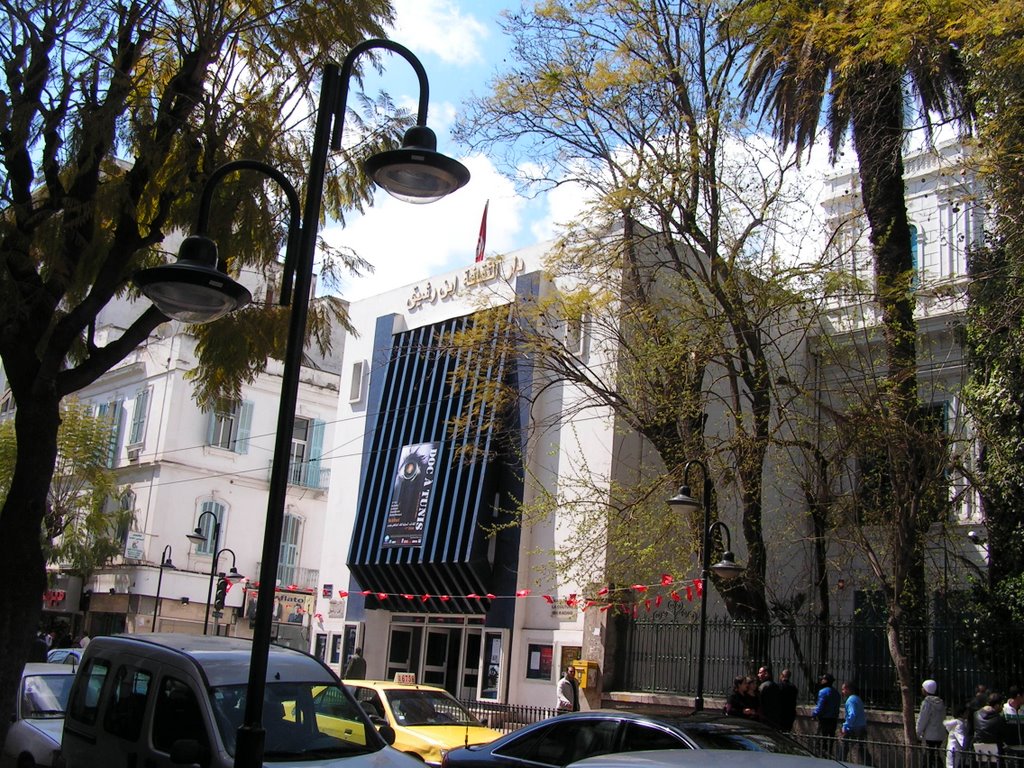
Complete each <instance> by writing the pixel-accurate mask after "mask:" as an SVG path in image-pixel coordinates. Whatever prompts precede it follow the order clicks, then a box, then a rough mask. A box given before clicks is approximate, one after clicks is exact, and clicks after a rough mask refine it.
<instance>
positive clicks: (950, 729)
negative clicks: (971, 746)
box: [942, 707, 969, 768]
mask: <svg viewBox="0 0 1024 768" xmlns="http://www.w3.org/2000/svg"><path fill="white" fill-rule="evenodd" d="M966 712H967V708H966V707H963V708H962V709H961V710H960V712H958V713H957V714H956V715H954V716H953V717H950V718H948V719H946V720H943V721H942V725H943V726H945V728H946V732H947V733H948V734H949V736H948V737H947V739H946V768H965V766H966V765H967V764H968V762H969V760H968V757H967V754H966V752H967V726H966V724H965V723H964V717H965V715H966Z"/></svg>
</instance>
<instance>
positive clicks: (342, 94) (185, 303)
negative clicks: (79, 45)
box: [134, 39, 469, 768]
mask: <svg viewBox="0 0 1024 768" xmlns="http://www.w3.org/2000/svg"><path fill="white" fill-rule="evenodd" d="M375 48H384V49H387V50H390V51H393V52H394V53H397V54H399V55H400V56H402V57H403V58H405V59H406V61H408V62H409V64H410V65H412V67H413V69H414V70H415V72H416V75H417V78H418V80H419V89H420V97H419V110H418V113H417V118H416V125H414V126H413V127H412V128H410V129H409V130H408V131H406V134H405V137H404V139H403V142H402V148H401V149H396V150H392V151H390V152H384V153H382V154H380V155H377V156H375V157H372V158H370V159H369V160H367V161H366V163H365V164H364V170H365V171H366V173H367V174H368V175H369V176H370V177H371V178H373V180H374V181H375V182H376V183H377V184H378V185H380V186H382V187H383V188H384V189H385V190H386V191H387V192H389V193H390V194H391V195H393V196H395V197H397V198H399V199H401V200H405V201H407V202H415V203H429V202H433V201H435V200H439V199H441V198H442V197H444V196H445V195H447V194H449V193H451V192H454V191H455V190H457V189H459V188H460V187H462V186H464V185H465V184H466V182H468V181H469V171H468V170H467V169H466V167H465V166H463V165H462V164H461V163H459V162H458V161H456V160H453V159H451V158H448V157H445V156H444V155H441V154H438V152H437V151H436V148H437V138H436V137H435V135H434V132H433V131H432V130H430V128H428V127H427V125H426V121H427V102H428V99H429V86H428V83H427V76H426V72H425V71H424V69H423V65H422V64H421V63H420V61H419V59H417V58H416V57H415V56H414V55H413V54H412V52H410V51H409V50H408V49H407V48H405V47H404V46H402V45H399V44H398V43H395V42H392V41H390V40H377V39H373V40H366V41H364V42H362V43H359V44H358V45H356V46H355V47H354V48H352V50H351V51H349V54H348V55H347V56H346V57H345V60H344V62H343V63H342V65H341V67H340V68H339V67H338V66H337V65H336V64H328V65H327V66H326V67H325V68H324V76H323V82H322V84H321V88H320V102H319V106H318V111H317V118H316V125H315V128H314V135H313V149H312V155H311V157H310V166H309V171H308V174H307V180H306V200H305V205H304V207H303V209H302V223H301V227H297V226H296V225H295V219H296V214H297V210H298V206H297V205H296V204H295V200H294V195H293V194H292V192H293V191H292V188H291V185H290V184H288V183H287V179H285V178H284V177H283V176H282V175H281V174H280V173H279V172H277V171H275V170H274V169H272V168H270V167H268V166H266V165H264V164H262V163H259V162H256V161H239V163H241V165H240V164H239V163H235V164H229V166H232V170H241V169H242V168H250V169H252V170H257V171H260V172H261V173H264V174H266V175H268V176H270V177H272V178H274V179H275V180H276V181H278V183H280V184H281V186H282V187H283V188H284V189H285V191H286V193H287V194H288V196H289V202H290V203H292V214H293V215H292V224H291V225H290V226H289V232H288V235H289V236H288V246H287V248H286V253H285V266H284V276H283V279H282V291H281V294H282V295H281V301H282V303H287V297H289V296H290V295H291V280H292V277H293V276H294V280H295V290H294V298H293V299H292V300H291V307H292V311H291V319H290V321H289V326H288V340H287V345H286V347H285V354H284V361H283V362H284V369H283V372H282V375H281V403H280V408H279V411H278V417H277V432H276V435H275V441H274V458H273V463H272V465H271V471H270V488H269V492H268V500H267V520H266V528H265V530H264V534H263V556H262V560H261V565H260V577H259V581H260V585H261V588H260V589H259V591H258V593H257V599H256V616H255V619H254V621H253V642H252V655H251V659H250V664H249V682H248V687H247V691H248V692H247V695H246V697H245V714H244V716H243V723H242V725H241V727H240V728H239V729H238V737H237V739H236V744H235V762H234V765H235V768H258V767H259V766H262V765H263V745H264V737H265V733H264V730H263V695H264V692H265V690H266V684H267V667H268V663H269V658H268V657H269V653H270V642H271V633H272V630H273V610H274V585H275V584H276V583H277V571H278V561H279V558H280V554H281V553H280V542H281V531H282V528H283V526H284V509H285V501H286V497H287V490H288V474H289V468H290V463H291V440H292V430H293V427H294V423H295V407H296V402H297V399H298V388H299V374H300V372H301V367H302V351H303V348H304V346H305V343H304V342H305V332H306V316H307V311H308V306H309V294H310V286H311V283H312V279H313V257H314V255H315V252H316V240H317V230H318V227H319V224H320V212H321V207H322V202H323V187H324V181H325V174H326V171H327V158H328V152H329V151H330V150H332V149H333V150H335V151H337V150H340V149H341V138H342V131H343V128H344V124H345V110H346V105H347V102H348V86H349V81H350V80H351V78H352V70H353V67H354V64H355V60H356V59H357V58H358V57H359V56H360V55H361V54H363V53H365V52H366V51H369V50H372V49H375ZM224 172H225V173H226V172H227V171H224ZM220 178H221V176H217V175H215V176H213V177H211V178H210V179H209V180H208V181H207V183H206V186H205V188H204V192H203V199H202V201H201V205H200V216H201V222H204V220H205V217H206V216H208V208H209V205H208V201H209V198H210V196H211V195H212V188H213V186H214V184H215V182H216V181H218V180H219V179H220ZM204 204H205V206H206V210H205V211H204V210H203V205H204ZM204 223H205V222H204ZM200 231H201V232H202V231H203V226H201V229H200ZM296 239H297V240H298V245H297V247H293V246H294V245H295V241H296ZM190 241H191V242H190ZM186 244H189V250H188V251H186ZM186 257H188V258H189V259H191V261H192V262H193V263H194V262H200V263H205V264H209V263H210V262H211V261H213V262H214V263H216V244H215V243H213V241H212V240H210V239H209V238H207V237H192V238H188V239H186V240H185V242H184V243H183V244H182V248H181V250H180V251H179V257H178V260H179V264H180V263H181V262H182V261H184V260H185V258H186ZM185 266H186V267H187V266H188V265H187V264H186V265H185ZM157 269H163V270H164V271H163V272H161V273H159V274H156V275H152V274H149V273H151V272H152V270H142V272H141V273H136V275H135V277H134V279H135V282H136V284H137V285H138V286H139V288H140V290H141V291H142V292H143V293H144V294H146V295H147V296H148V297H149V298H150V299H151V300H152V301H153V302H154V303H155V304H156V305H157V308H158V309H160V310H161V311H162V312H163V313H164V314H165V315H168V316H169V317H175V315H173V314H171V313H172V312H178V311H183V312H184V313H185V315H186V316H185V317H184V318H183V319H186V320H187V321H188V322H204V321H205V320H200V319H197V318H198V317H199V316H200V315H201V314H202V313H201V312H200V310H201V309H207V308H208V309H209V310H210V314H209V317H208V319H214V318H215V317H217V316H219V314H223V312H224V311H230V310H231V309H232V308H237V307H239V306H243V305H244V304H245V303H246V301H245V296H244V295H241V296H240V295H239V292H238V291H237V290H235V289H234V288H230V289H229V290H227V291H225V293H224V295H223V296H220V295H218V296H213V297H210V296H208V294H209V293H210V292H211V291H213V289H214V287H215V286H213V285H212V284H211V281H210V279H209V276H208V275H206V274H205V273H204V274H201V275H200V276H199V277H198V278H195V279H193V278H192V277H191V276H190V277H189V278H188V279H186V280H185V281H184V282H179V280H178V278H179V274H180V272H182V271H184V269H185V267H183V268H182V269H181V270H178V271H177V272H170V271H169V268H160V267H158V268H157ZM223 278H224V279H228V280H229V279H230V278H227V277H226V276H223ZM220 279H221V278H218V280H220ZM165 280H166V282H165ZM232 282H233V281H232ZM196 287H198V288H199V294H200V296H199V297H198V298H193V294H192V289H193V288H196ZM246 293H248V292H246ZM168 298H169V299H170V300H168ZM224 306H228V309H227V310H224V309H223V308H224Z"/></svg>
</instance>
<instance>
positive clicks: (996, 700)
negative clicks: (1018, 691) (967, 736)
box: [972, 693, 1006, 755]
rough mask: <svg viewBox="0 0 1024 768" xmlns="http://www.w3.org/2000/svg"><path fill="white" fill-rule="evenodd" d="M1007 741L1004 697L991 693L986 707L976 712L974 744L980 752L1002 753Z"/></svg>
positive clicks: (973, 746)
mask: <svg viewBox="0 0 1024 768" xmlns="http://www.w3.org/2000/svg"><path fill="white" fill-rule="evenodd" d="M1005 742H1006V719H1005V718H1004V717H1003V697H1002V694H999V693H990V694H989V696H988V702H987V703H986V704H985V706H984V707H982V708H981V709H979V710H978V711H977V712H975V713H974V744H973V745H972V748H973V749H974V751H975V752H977V753H978V754H983V755H1001V754H1002V753H1003V744H1004V743H1005Z"/></svg>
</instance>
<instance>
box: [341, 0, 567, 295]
mask: <svg viewBox="0 0 1024 768" xmlns="http://www.w3.org/2000/svg"><path fill="white" fill-rule="evenodd" d="M393 5H394V8H395V11H396V17H397V23H396V25H395V28H394V29H393V30H391V32H390V34H389V36H390V37H391V38H392V39H393V40H395V41H396V42H399V43H401V44H402V45H404V46H406V47H407V48H409V49H410V50H411V51H412V52H413V53H414V54H416V56H417V57H418V58H419V59H420V61H421V62H422V63H423V67H424V69H425V70H426V72H427V78H428V79H429V82H430V104H429V108H428V120H427V122H428V125H430V127H431V128H433V129H434V131H435V132H436V133H437V143H438V150H439V151H440V152H443V153H445V154H448V155H451V156H453V157H456V158H458V159H459V160H460V161H462V162H463V163H464V164H465V165H466V166H467V167H468V168H469V170H470V172H471V173H472V178H471V180H470V182H469V184H468V185H467V186H465V187H464V188H462V189H461V190H459V191H458V192H456V193H454V194H452V195H450V196H449V197H447V198H445V199H443V200H440V201H439V202H436V203H432V204H430V205H409V204H407V203H402V202H399V201H397V200H393V199H391V198H390V197H388V195H387V194H386V193H384V192H382V191H378V193H377V195H376V197H375V201H374V205H373V207H372V208H371V209H369V210H368V211H367V213H366V214H365V215H363V216H361V217H358V218H356V217H351V218H350V220H349V221H348V223H347V226H346V227H345V228H344V230H342V229H341V227H340V226H337V225H332V226H328V227H327V228H326V229H325V231H324V236H325V237H326V238H327V239H328V241H329V242H331V243H332V244H334V245H345V246H348V247H351V248H354V249H355V250H356V251H357V252H358V253H359V254H360V255H361V256H362V257H363V258H365V259H367V260H368V261H369V262H370V263H371V264H373V265H374V267H375V272H374V274H372V275H369V276H367V277H364V278H359V279H351V280H348V281H346V284H345V285H344V286H343V287H342V290H341V295H342V296H343V297H344V298H346V299H350V300H355V299H361V298H365V297H366V296H371V295H374V294H377V293H380V292H382V291H385V290H389V289H392V288H397V287H400V286H403V285H406V284H409V283H412V282H416V281H418V280H420V279H422V278H424V277H428V276H430V275H434V274H437V273H439V272H443V271H447V270H451V269H457V268H459V267H461V266H463V265H466V264H469V263H472V261H473V255H474V251H475V248H476V240H477V233H478V231H479V229H480V217H481V214H482V212H483V207H484V203H485V202H486V201H487V200H490V209H489V212H488V219H487V249H486V252H487V254H488V255H491V254H494V253H506V252H508V251H511V250H515V249H516V248H521V247H525V246H527V245H531V244H533V243H536V242H540V241H542V240H547V239H550V238H551V237H553V236H554V233H555V228H554V227H555V223H556V222H558V221H565V220H567V219H568V218H570V217H571V216H572V210H573V209H572V205H573V199H572V196H571V195H569V194H553V195H546V196H543V197H540V198H537V199H529V200H528V199H525V198H523V197H521V196H519V195H517V194H516V192H515V190H514V188H513V185H512V183H511V182H510V181H509V180H507V179H505V178H503V177H502V176H501V175H500V174H498V172H497V171H496V170H495V168H494V165H493V164H492V163H491V161H490V160H489V159H488V158H487V157H485V156H480V155H470V154H468V150H467V149H466V148H465V147H461V146H458V145H456V144H455V142H454V141H453V139H452V137H451V128H452V126H453V124H454V122H455V120H456V119H457V118H458V116H459V115H460V114H461V113H462V111H463V109H464V102H465V100H466V99H467V98H469V97H470V96H472V95H477V96H479V95H485V94H486V93H487V92H488V91H489V88H488V83H489V81H490V80H491V78H492V77H493V76H494V74H495V72H496V70H497V68H499V67H500V66H501V64H502V59H503V57H504V55H505V53H506V51H507V48H508V43H507V40H506V39H505V37H504V35H503V33H502V31H501V28H500V27H499V25H498V22H499V16H500V14H501V11H502V10H503V9H506V8H518V7H519V5H520V3H519V0H393ZM383 63H384V67H385V72H384V74H383V76H382V77H381V78H380V79H379V82H376V83H374V82H373V81H372V79H369V78H368V80H367V84H366V87H367V89H368V91H370V92H371V93H372V92H375V91H376V90H379V89H381V88H383V89H384V90H387V91H388V92H389V93H390V94H391V96H392V97H393V98H394V99H395V101H396V102H397V103H399V104H402V105H403V106H406V107H408V108H409V109H410V110H411V111H415V105H416V100H417V98H418V92H417V84H416V77H415V75H414V74H413V71H412V68H411V67H409V66H408V64H406V62H404V61H403V60H402V59H400V58H398V57H395V56H389V57H388V56H386V57H385V58H384V59H383Z"/></svg>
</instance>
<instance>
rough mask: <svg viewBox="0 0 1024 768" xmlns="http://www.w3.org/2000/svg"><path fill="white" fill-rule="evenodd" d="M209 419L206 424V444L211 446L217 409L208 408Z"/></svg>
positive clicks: (215, 427) (215, 426)
mask: <svg viewBox="0 0 1024 768" xmlns="http://www.w3.org/2000/svg"><path fill="white" fill-rule="evenodd" d="M209 415H210V418H209V419H208V420H207V422H206V444H207V445H213V436H214V434H216V431H217V409H216V408H210V410H209Z"/></svg>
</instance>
